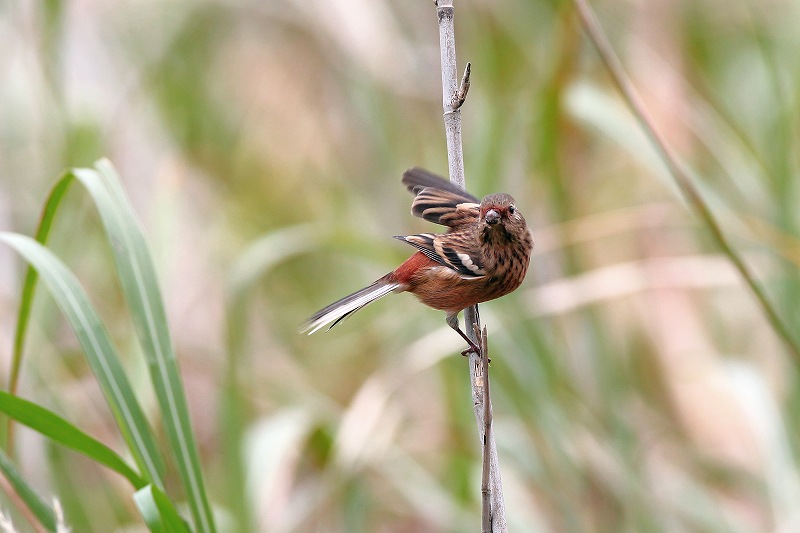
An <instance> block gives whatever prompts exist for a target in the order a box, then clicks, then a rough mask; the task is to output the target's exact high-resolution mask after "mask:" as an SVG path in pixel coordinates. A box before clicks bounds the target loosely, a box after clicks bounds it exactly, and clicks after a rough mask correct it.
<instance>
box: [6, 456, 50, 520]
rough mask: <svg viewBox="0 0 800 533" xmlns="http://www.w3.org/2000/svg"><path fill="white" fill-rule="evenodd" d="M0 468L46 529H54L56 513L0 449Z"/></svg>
mask: <svg viewBox="0 0 800 533" xmlns="http://www.w3.org/2000/svg"><path fill="white" fill-rule="evenodd" d="M0 470H2V471H3V475H4V476H5V477H6V479H7V480H8V482H9V483H11V485H12V486H13V487H14V490H15V491H16V492H17V494H18V495H19V497H20V498H21V499H22V501H24V502H25V505H27V506H28V509H30V510H31V512H32V513H33V515H34V516H35V517H36V519H37V520H38V521H39V522H40V523H41V524H42V525H43V526H44V527H45V529H47V530H48V531H56V514H55V513H54V512H53V510H52V509H51V508H50V506H49V505H47V502H46V501H45V500H44V498H42V497H41V496H39V494H38V493H37V492H36V491H35V490H33V487H31V486H30V485H28V483H27V482H26V481H25V479H23V477H22V474H20V473H19V470H17V467H15V466H14V463H12V462H11V459H9V458H8V456H7V455H6V454H5V452H3V451H2V450H0Z"/></svg>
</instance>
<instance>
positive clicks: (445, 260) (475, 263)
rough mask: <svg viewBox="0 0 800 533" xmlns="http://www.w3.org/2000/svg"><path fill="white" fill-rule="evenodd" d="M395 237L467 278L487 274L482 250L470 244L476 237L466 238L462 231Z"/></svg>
mask: <svg viewBox="0 0 800 533" xmlns="http://www.w3.org/2000/svg"><path fill="white" fill-rule="evenodd" d="M395 239H400V240H401V241H404V242H407V243H408V244H410V245H411V246H413V247H415V248H417V249H418V250H420V251H421V252H422V253H424V254H425V255H427V256H428V257H430V258H431V259H433V260H434V261H436V262H437V263H439V264H441V265H444V266H446V267H448V268H452V269H453V270H455V271H456V272H458V273H459V274H460V275H461V276H463V277H465V278H479V277H481V276H484V275H486V272H485V270H484V268H483V261H481V258H480V257H481V255H480V251H479V250H478V249H477V248H476V247H475V246H474V245H471V244H469V243H470V242H472V241H473V240H474V239H469V238H466V236H465V235H462V234H461V233H445V234H433V233H420V234H419V235H397V236H395Z"/></svg>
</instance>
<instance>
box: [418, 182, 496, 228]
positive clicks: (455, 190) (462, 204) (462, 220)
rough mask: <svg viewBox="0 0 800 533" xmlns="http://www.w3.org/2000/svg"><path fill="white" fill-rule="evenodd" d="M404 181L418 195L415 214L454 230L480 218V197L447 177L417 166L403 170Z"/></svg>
mask: <svg viewBox="0 0 800 533" xmlns="http://www.w3.org/2000/svg"><path fill="white" fill-rule="evenodd" d="M402 182H403V184H404V185H405V186H406V187H407V188H408V190H409V191H411V192H412V193H413V194H414V195H415V196H416V197H415V198H414V203H413V204H412V205H411V213H413V214H414V216H418V217H422V218H424V219H425V220H427V221H429V222H434V223H436V224H441V225H443V226H448V227H450V228H451V229H453V230H455V229H458V228H461V227H463V226H464V225H466V224H470V223H473V222H475V221H477V220H478V216H479V214H480V201H479V200H478V199H477V198H475V197H474V196H472V195H471V194H470V193H468V192H467V191H465V190H464V189H462V188H461V187H459V186H457V185H454V184H453V183H450V182H449V181H447V180H446V179H444V178H442V177H440V176H437V175H436V174H432V173H431V172H428V171H427V170H423V169H421V168H417V167H414V168H410V169H408V170H406V171H405V172H404V173H403V179H402Z"/></svg>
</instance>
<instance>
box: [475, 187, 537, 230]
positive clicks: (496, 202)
mask: <svg viewBox="0 0 800 533" xmlns="http://www.w3.org/2000/svg"><path fill="white" fill-rule="evenodd" d="M480 224H481V232H482V233H483V235H484V237H485V238H486V239H487V240H495V239H501V240H503V239H510V238H513V237H514V236H517V235H519V234H520V232H521V231H527V225H526V224H525V219H524V218H523V217H522V213H520V212H519V211H518V210H517V208H516V206H515V205H514V198H513V197H512V196H511V195H509V194H505V193H495V194H490V195H489V196H486V197H485V198H484V199H483V200H481V209H480Z"/></svg>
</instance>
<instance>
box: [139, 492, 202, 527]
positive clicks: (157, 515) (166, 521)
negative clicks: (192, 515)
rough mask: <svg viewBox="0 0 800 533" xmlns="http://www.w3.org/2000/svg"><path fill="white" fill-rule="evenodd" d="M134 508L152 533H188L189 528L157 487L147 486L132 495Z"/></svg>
mask: <svg viewBox="0 0 800 533" xmlns="http://www.w3.org/2000/svg"><path fill="white" fill-rule="evenodd" d="M133 500H134V501H135V502H136V507H138V508H139V512H140V513H141V514H142V518H144V521H145V523H146V524H147V527H148V528H149V529H150V531H152V532H153V533H189V532H190V530H189V527H188V526H187V525H186V522H184V521H183V519H182V518H181V516H180V515H179V514H178V511H177V510H176V509H175V507H174V506H173V505H172V502H171V501H170V500H169V498H167V497H166V495H165V494H164V493H163V492H161V491H160V490H158V487H155V486H153V485H147V486H146V487H144V488H142V489H140V490H138V491H137V492H136V494H134V495H133Z"/></svg>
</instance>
